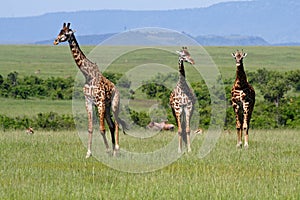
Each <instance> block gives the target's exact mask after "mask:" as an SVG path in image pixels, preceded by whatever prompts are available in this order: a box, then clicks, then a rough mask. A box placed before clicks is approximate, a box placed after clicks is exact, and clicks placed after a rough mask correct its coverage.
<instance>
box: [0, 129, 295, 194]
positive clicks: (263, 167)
mask: <svg viewBox="0 0 300 200" xmlns="http://www.w3.org/2000/svg"><path fill="white" fill-rule="evenodd" d="M95 134H96V133H95ZM166 134H170V133H166ZM173 134H174V135H176V134H175V133H173ZM161 137H163V138H165V137H164V136H163V135H162V136H161ZM168 137H169V136H167V138H168ZM204 137H205V135H198V136H196V138H195V140H194V141H193V143H192V148H193V152H192V153H189V154H184V155H183V156H182V157H181V158H180V159H179V160H177V161H175V162H174V163H172V164H171V165H169V166H167V167H165V168H163V169H161V170H157V171H154V172H151V173H141V174H131V173H125V172H121V171H116V170H114V169H111V168H109V167H107V166H105V165H104V164H102V163H101V162H99V161H97V160H96V159H94V158H90V159H85V158H84V156H85V152H86V149H85V148H84V145H82V142H81V141H80V139H79V137H78V135H77V134H76V133H75V132H37V133H36V134H34V135H31V136H29V135H26V134H25V133H23V132H1V133H0V144H1V145H0V158H1V162H0V177H1V179H0V199H299V198H300V192H299V191H300V184H299V183H300V169H299V164H300V159H299V156H300V146H299V143H300V137H299V131H293V130H290V131H286V130H252V131H251V133H250V147H249V149H248V150H244V149H236V147H235V142H236V135H235V134H225V133H223V134H222V135H221V137H220V139H219V140H218V143H217V145H216V147H215V148H214V149H213V150H212V151H211V153H210V154H208V155H207V156H206V157H205V158H202V159H200V158H199V157H198V150H199V148H200V146H201V144H202V142H203V140H204ZM154 140H155V139H154ZM120 141H121V148H122V147H123V148H128V146H127V145H126V143H127V141H130V143H131V145H133V146H134V145H138V144H139V142H138V141H137V142H135V141H134V140H133V139H131V138H130V136H123V135H122V136H121V139H120ZM155 141H157V140H155ZM149 145H151V144H150V143H149ZM145 147H146V148H147V145H146V146H145ZM137 149H138V148H137ZM175 151H176V150H175ZM110 159H118V158H113V157H111V158H110Z"/></svg>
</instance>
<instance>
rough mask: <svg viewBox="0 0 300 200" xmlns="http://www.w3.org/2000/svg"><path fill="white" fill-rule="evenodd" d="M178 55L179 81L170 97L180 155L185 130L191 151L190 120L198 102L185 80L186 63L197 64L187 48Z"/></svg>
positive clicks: (178, 52)
mask: <svg viewBox="0 0 300 200" xmlns="http://www.w3.org/2000/svg"><path fill="white" fill-rule="evenodd" d="M177 54H178V55H179V58H178V67H179V80H178V82H177V84H176V87H175V89H174V90H173V92H172V93H171V95H170V106H171V108H172V112H173V115H174V117H175V119H176V123H177V126H178V153H181V152H182V136H183V130H184V131H185V134H186V143H187V148H188V152H190V151H191V142H190V119H191V117H192V113H193V109H194V104H195V102H196V97H195V95H194V93H193V91H192V90H191V89H190V88H189V86H188V84H187V82H186V79H185V70H184V62H187V63H190V64H192V65H193V64H194V63H195V62H194V60H193V59H192V57H191V55H190V53H189V52H188V50H187V48H186V47H183V48H182V50H181V51H177ZM182 122H183V123H182Z"/></svg>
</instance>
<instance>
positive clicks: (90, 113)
mask: <svg viewBox="0 0 300 200" xmlns="http://www.w3.org/2000/svg"><path fill="white" fill-rule="evenodd" d="M85 106H86V110H87V115H88V134H89V137H88V146H87V147H88V150H87V153H86V158H89V157H90V156H91V155H92V139H93V104H92V102H90V101H89V100H87V99H86V101H85Z"/></svg>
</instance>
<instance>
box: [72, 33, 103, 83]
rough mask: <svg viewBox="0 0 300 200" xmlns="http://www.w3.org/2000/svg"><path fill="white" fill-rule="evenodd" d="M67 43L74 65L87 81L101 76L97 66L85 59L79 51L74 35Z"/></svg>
mask: <svg viewBox="0 0 300 200" xmlns="http://www.w3.org/2000/svg"><path fill="white" fill-rule="evenodd" d="M68 42H69V46H70V49H71V53H72V56H73V58H74V60H75V63H76V65H77V66H78V68H79V69H80V71H81V72H82V73H83V75H84V76H85V78H86V79H87V81H89V80H91V79H93V77H97V75H101V73H100V71H99V69H98V66H97V65H96V64H95V63H93V62H91V61H90V60H89V59H87V57H86V56H85V55H84V53H83V52H82V51H81V49H80V47H79V44H78V42H77V40H76V38H75V36H74V34H72V35H71V37H70V39H69V40H68Z"/></svg>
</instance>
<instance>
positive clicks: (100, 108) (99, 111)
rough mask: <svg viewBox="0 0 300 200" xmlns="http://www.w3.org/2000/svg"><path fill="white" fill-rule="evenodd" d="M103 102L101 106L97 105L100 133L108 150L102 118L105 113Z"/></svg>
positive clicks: (107, 150)
mask: <svg viewBox="0 0 300 200" xmlns="http://www.w3.org/2000/svg"><path fill="white" fill-rule="evenodd" d="M104 105H105V104H104V102H102V105H101V106H98V113H99V123H100V133H101V135H102V137H103V141H104V144H105V147H106V152H109V145H108V142H107V138H106V134H105V123H104V119H105V117H106V116H105V115H106V109H105V106H104Z"/></svg>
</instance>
